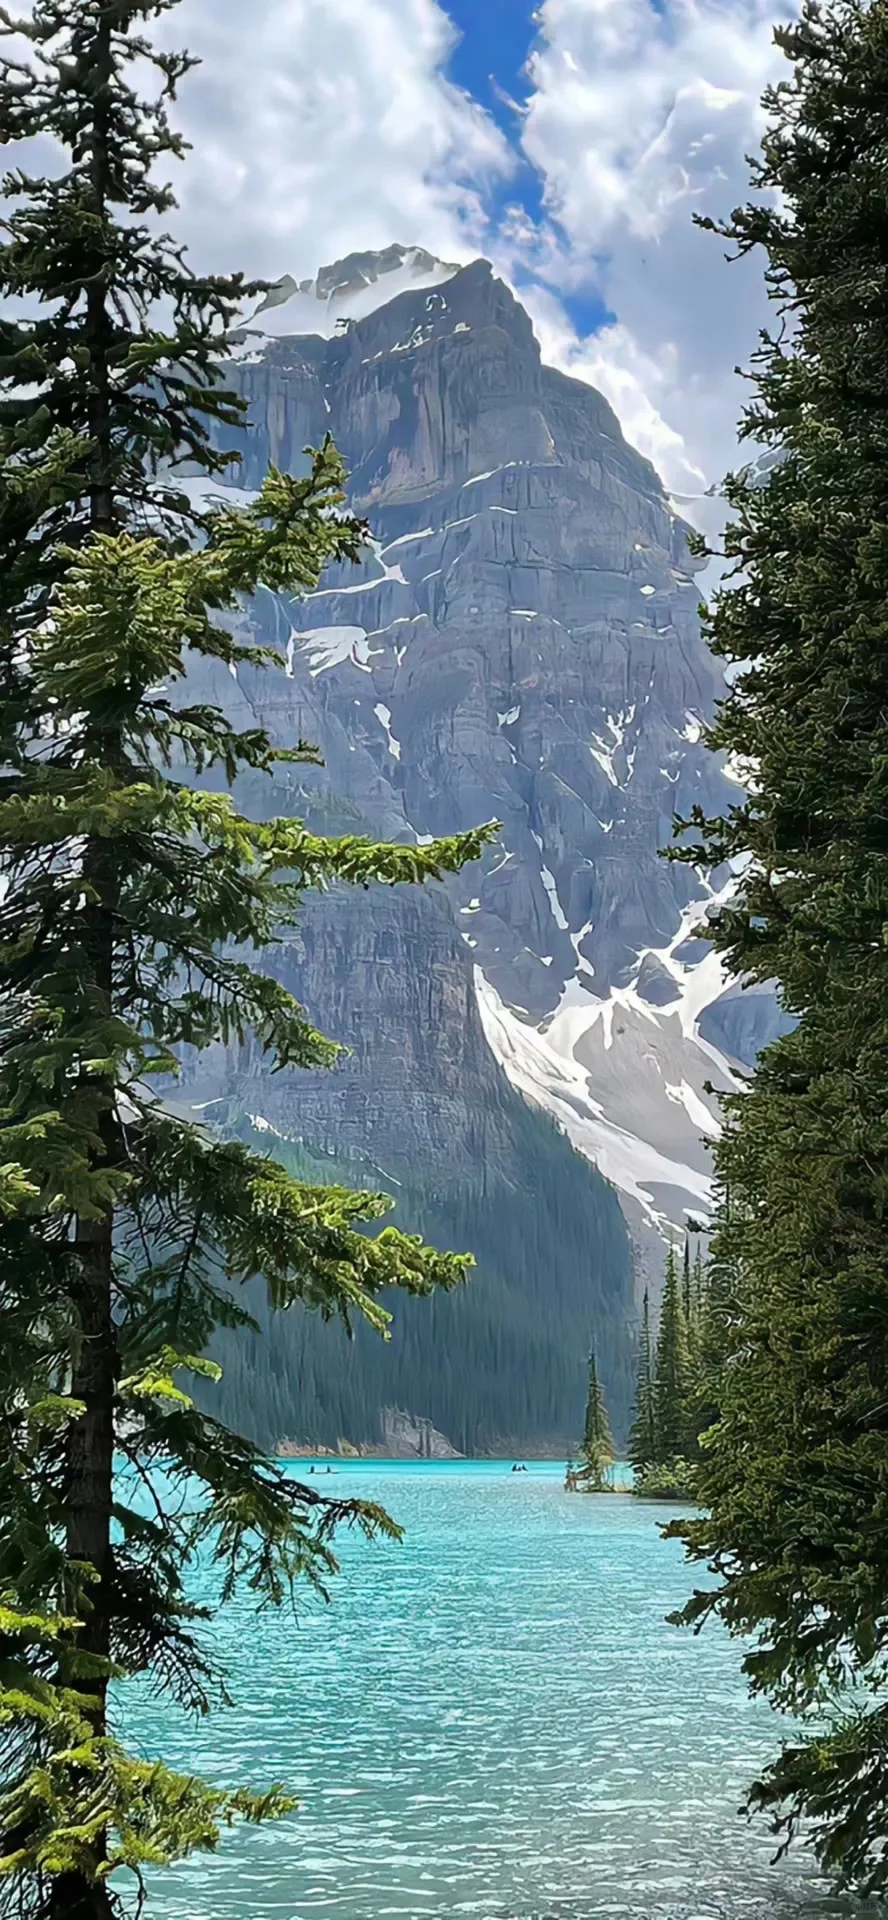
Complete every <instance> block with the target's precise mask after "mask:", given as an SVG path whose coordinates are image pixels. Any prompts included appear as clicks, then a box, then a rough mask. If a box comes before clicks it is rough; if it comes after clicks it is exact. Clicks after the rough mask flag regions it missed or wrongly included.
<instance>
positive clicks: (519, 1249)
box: [204, 1092, 633, 1454]
mask: <svg viewBox="0 0 888 1920" xmlns="http://www.w3.org/2000/svg"><path fill="white" fill-rule="evenodd" d="M504 1097H505V1100H506V1102H507V1104H508V1107H509V1109H510V1112H509V1116H508V1117H509V1123H510V1127H511V1129H512V1130H513V1133H514V1134H515V1135H518V1136H520V1134H521V1133H524V1134H525V1135H526V1139H525V1142H524V1152H523V1153H522V1154H521V1155H520V1156H516V1158H519V1157H520V1160H521V1161H522V1163H523V1164H524V1165H525V1166H527V1165H532V1166H534V1167H535V1178H534V1181H533V1187H532V1190H531V1189H530V1188H524V1189H522V1188H520V1187H517V1186H516V1185H514V1184H513V1183H511V1182H510V1181H509V1180H508V1179H506V1178H505V1177H504V1176H503V1175H502V1174H498V1173H496V1172H494V1173H493V1174H491V1172H490V1170H489V1169H485V1168H484V1167H482V1166H479V1169H478V1177H477V1179H476V1180H475V1181H474V1182H472V1183H471V1184H463V1185H461V1186H455V1185H453V1184H451V1185H450V1186H449V1188H448V1190H447V1191H444V1192H437V1191H436V1190H435V1184H434V1171H433V1169H430V1170H429V1172H428V1173H427V1174H426V1175H423V1174H420V1173H417V1175H416V1177H415V1178H414V1179H411V1180H409V1181H407V1180H405V1181H404V1184H403V1185H401V1186H400V1187H397V1188H396V1187H394V1186H392V1187H391V1189H390V1190H391V1191H392V1193H393V1195H394V1196H395V1197H396V1199H397V1205H396V1208H395V1210H394V1212H393V1214H392V1215H390V1216H389V1220H390V1222H391V1223H392V1224H395V1225H397V1226H399V1227H403V1228H404V1229H405V1230H406V1231H408V1232H416V1233H419V1232H421V1233H422V1234H423V1236H424V1237H425V1238H426V1239H428V1240H430V1241H431V1242H433V1243H434V1244H435V1245H437V1246H439V1247H446V1248H452V1249H455V1250H458V1251H471V1252H472V1253H474V1254H475V1256H476V1259H477V1267H476V1268H475V1270H474V1272H473V1273H472V1275H471V1277H470V1279H469V1283H468V1285H467V1286H466V1287H465V1288H462V1289H461V1290H459V1291H458V1292H457V1293H455V1294H451V1295H439V1296H438V1297H437V1298H435V1299H431V1300H411V1299H407V1298H405V1297H404V1296H399V1297H398V1298H396V1299H395V1298H393V1299H392V1302H391V1305H392V1308H393V1310H394V1315H395V1317H394V1320H393V1324H392V1329H391V1339H390V1340H389V1341H383V1340H382V1339H380V1337H379V1336H378V1335H377V1334H375V1333H373V1332H372V1331H371V1330H370V1329H369V1328H368V1327H366V1326H363V1325H361V1326H358V1327H356V1329H355V1334H354V1338H353V1339H349V1337H348V1336H347V1334H346V1333H345V1330H344V1329H343V1328H342V1327H340V1326H338V1325H332V1326H331V1325H326V1326H325V1325H324V1324H323V1323H321V1322H319V1321H318V1320H317V1319H316V1318H314V1317H310V1316H309V1315H308V1314H306V1313H303V1312H301V1311H299V1310H298V1309H297V1310H293V1311H291V1312H290V1313H288V1314H286V1315H280V1314H276V1315H275V1316H274V1317H273V1326H272V1328H271V1330H270V1331H269V1315H268V1312H267V1308H266V1305H265V1301H264V1297H263V1289H262V1286H261V1285H260V1284H259V1283H258V1282H257V1283H255V1284H254V1285H253V1286H252V1287H251V1288H250V1289H249V1302H250V1306H251V1309H252V1311H253V1313H254V1315H255V1317H256V1319H257V1320H258V1322H259V1324H260V1328H261V1333H260V1335H259V1336H258V1337H257V1336H255V1335H251V1334H250V1333H248V1332H239V1333H237V1334H234V1335H231V1334H228V1333H224V1332H222V1333H219V1334H217V1335H216V1338H215V1341H214V1346H213V1353H214V1356H215V1357H216V1358H217V1359H218V1360H220V1361H221V1362H222V1365H223V1368H224V1372H223V1378H222V1382H221V1384H220V1385H219V1386H218V1387H214V1388H212V1389H209V1390H207V1393H206V1395H205V1396H204V1397H205V1402H206V1404H207V1406H208V1407H211V1408H212V1410H213V1412H214V1413H216V1414H218V1415H220V1416H221V1418H222V1419H223V1420H225V1421H226V1422H227V1423H228V1424H229V1425H231V1426H233V1427H234V1428H236V1429H237V1430H238V1431H240V1432H242V1433H245V1434H247V1435H249V1436H250V1437H252V1438H255V1439H256V1440H258V1441H260V1442H261V1443H262V1444H263V1445H265V1446H270V1447H273V1446H275V1445H276V1444H277V1443H278V1442H279V1441H280V1440H282V1439H291V1440H295V1441H299V1442H305V1443H315V1444H317V1445H320V1446H334V1445H335V1444H336V1443H337V1442H338V1441H339V1440H341V1439H343V1440H347V1441H349V1442H351V1443H352V1444H354V1445H361V1444H375V1443H378V1441H379V1439H380V1410H381V1409H382V1408H383V1407H385V1406H398V1407H403V1408H405V1409H406V1410H407V1411H409V1412H411V1413H414V1414H417V1415H419V1416H423V1417H426V1418H428V1419H430V1420H431V1421H432V1422H433V1424H434V1425H435V1426H436V1427H437V1428H438V1429H439V1430H440V1431H441V1432H442V1433H444V1434H446V1435H447V1437H448V1438H449V1439H450V1440H451V1441H452V1443H453V1445H454V1446H455V1447H457V1448H458V1449H459V1451H460V1452H461V1453H467V1454H475V1453H485V1452H496V1451H498V1450H500V1449H501V1448H504V1449H505V1450H506V1451H509V1450H514V1449H516V1448H517V1449H519V1450H523V1451H525V1452H532V1451H533V1449H534V1447H535V1446H536V1447H543V1448H545V1447H552V1448H554V1449H558V1448H562V1447H563V1448H568V1447H570V1446H572V1445H575V1444H577V1441H578V1438H579V1435H580V1433H581V1431H582V1421H583V1408H584V1404H585V1392H586V1368H587V1357H588V1352H589V1347H590V1343H591V1341H592V1339H593V1338H594V1340H595V1344H596V1348H597V1352H598V1356H599V1364H600V1368H601V1373H602V1377H603V1380H604V1384H605V1389H606V1392H607V1396H608V1403H609V1406H610V1409H611V1412H612V1416H613V1419H614V1423H615V1428H616V1433H617V1436H618V1439H622V1438H623V1437H624V1436H625V1433H626V1429H627V1426H628V1418H629V1411H630V1403H631V1396H632V1391H633V1354H632V1341H631V1339H629V1338H627V1320H628V1319H631V1314H632V1277H631V1260H630V1249H629V1242H628V1237H627V1233H626V1227H625V1222H624V1220H623V1217H622V1214H621V1212H620V1207H619V1203H618V1201H617V1198H616V1195H615V1193H614V1192H613V1190H612V1189H611V1188H610V1187H609V1186H607V1185H606V1183H605V1182H604V1181H603V1180H602V1178H601V1176H600V1175H599V1174H597V1173H596V1172H595V1170H594V1168H592V1167H590V1166H589V1165H588V1164H587V1163H586V1162H585V1161H584V1160H582V1159H581V1158H580V1156H579V1155H578V1154H576V1153H575V1152H574V1151H573V1149H572V1147H571V1146H570V1145H569V1143H568V1142H567V1141H566V1140H565V1139H564V1138H563V1137H562V1135H561V1134H559V1133H558V1132H557V1131H556V1129H555V1128H554V1127H553V1126H552V1124H551V1123H550V1122H549V1121H548V1120H547V1119H545V1118H544V1117H543V1116H542V1115H541V1114H538V1113H536V1112H534V1111H532V1110H531V1109H530V1108H528V1107H526V1106H525V1104H524V1102H523V1101H522V1100H521V1099H520V1098H519V1096H518V1095H517V1094H512V1093H511V1092H509V1093H507V1094H506V1095H505V1096H504ZM250 1139H251V1144H254V1145H255V1144H256V1136H252V1135H250ZM274 1153H275V1157H276V1158H278V1159H281V1160H283V1161H284V1162H285V1163H286V1164H288V1165H289V1166H290V1167H291V1168H292V1169H293V1171H294V1172H296V1173H298V1174H299V1176H300V1177H301V1178H303V1179H306V1180H311V1181H313V1182H317V1183H321V1182H324V1183H326V1182H342V1183H343V1184H346V1185H351V1186H354V1185H364V1186H367V1187H373V1188H380V1187H382V1188H384V1189H385V1188H386V1187H387V1185H388V1183H387V1182H386V1180H385V1178H384V1177H382V1176H381V1175H380V1172H379V1170H378V1169H374V1168H373V1167H372V1166H371V1165H370V1164H369V1163H364V1164H363V1165H356V1163H355V1162H354V1160H349V1161H343V1162H337V1161H336V1160H334V1159H333V1158H331V1157H330V1156H327V1155H323V1156H321V1155H318V1154H314V1153H310V1152H308V1151H306V1150H305V1149H304V1148H302V1147H296V1146H294V1145H290V1144H288V1143H285V1142H283V1141H281V1140H278V1139H276V1140H275V1141H274Z"/></svg>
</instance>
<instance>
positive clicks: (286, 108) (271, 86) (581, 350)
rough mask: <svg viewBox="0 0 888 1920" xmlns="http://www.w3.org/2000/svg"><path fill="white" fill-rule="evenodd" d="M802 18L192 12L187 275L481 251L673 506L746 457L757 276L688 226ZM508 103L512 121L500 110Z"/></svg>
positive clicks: (321, 6)
mask: <svg viewBox="0 0 888 1920" xmlns="http://www.w3.org/2000/svg"><path fill="white" fill-rule="evenodd" d="M793 5H795V0H540V4H539V5H538V6H537V7H536V9H533V8H532V7H531V5H530V3H529V0H250V4H249V5H248V6H246V7H245V6H244V5H243V0H182V4H181V5H180V7H179V8H178V9H177V10H176V11H175V12H174V13H173V14H172V15H169V16H167V17H166V20H165V22H164V26H163V32H164V34H165V37H168V38H169V39H170V40H171V41H173V42H174V43H175V44H180V43H181V42H182V41H183V40H184V41H185V43H186V44H188V45H189V46H190V47H191V48H192V49H193V50H194V51H195V52H196V53H198V54H200V55H201V56H202V58H203V65H202V67H201V68H200V69H199V70H198V72H197V73H196V74H195V75H193V76H192V77H191V78H190V79H189V81H188V83H187V85H186V87H185V88H184V89H183V96H182V101H181V103H180V112H179V119H180V124H184V131H185V132H186V134H187V135H188V136H189V137H190V138H191V140H192V142H193V152H192V154H191V155H190V156H189V159H188V161H187V162H186V164H185V167H184V169H183V170H182V174H181V176H180V178H179V180H178V181H177V188H178V191H179V193H180V199H181V203H182V224H183V226H184V229H185V233H186V237H187V238H188V240H189V243H190V245H191V249H192V253H193V255H194V258H195V263H196V264H198V265H200V266H205V267H208V268H209V267H217V268H219V269H220V270H227V269H229V268H232V267H237V266H242V267H243V268H244V269H245V270H246V271H248V272H253V273H256V274H261V275H263V276H267V277H268V278H277V277H278V276H279V275H281V274H283V273H292V274H295V275H296V276H297V277H299V278H301V277H303V276H308V275H311V274H313V273H314V272H316V270H317V268H318V267H319V266H320V265H322V264H324V263H326V262H328V261H331V260H335V259H339V258H341V257H342V256H343V255H344V254H345V253H348V252H351V251H353V250H354V249H357V248H366V247H382V246H386V245H388V244H390V243H391V242H392V241H399V242H404V243H408V244H409V243H418V244H420V245H423V246H426V247H428V248H430V249H431V250H432V251H433V252H436V253H438V254H440V255H441V256H442V257H443V258H445V259H463V260H468V259H471V258H472V257H474V256H475V255H477V254H478V253H484V254H486V255H487V257H488V258H489V259H491V260H492V261H493V263H494V266H495V268H496V271H497V272H498V273H500V274H501V275H502V276H503V278H504V279H506V280H507V281H508V282H509V283H510V284H511V285H512V286H513V287H514V289H515V290H516V292H517V293H518V294H519V296H520V297H521V299H522V300H523V301H524V304H525V305H526V307H527V309H528V312H529V313H530V315H531V319H532V321H533V324H534V327H535V329H536V332H537V335H538V338H539V340H540V344H541V347H542V350H543V353H544V354H545V356H546V357H547V358H548V359H549V360H550V361H552V362H553V364H556V365H559V366H561V367H563V368H564V369H565V370H566V371H568V372H571V373H573V374H575V375H577V376H578V377H580V378H583V379H586V380H589V381H591V382H592V383H593V384H595V385H597V386H599V387H600V388H601V390H602V391H603V392H604V393H606V395H607V397H608V399H609V400H610V401H611V404H612V405H613V406H614V407H615V408H616V411H617V413H618V415H619V418H620V420H621V422H622V425H623V428H624V431H625V433H626V434H627V437H628V438H629V439H630V440H632V442H633V443H634V444H635V445H637V446H638V447H640V448H641V450H642V451H643V452H644V453H646V454H647V455H648V456H649V457H650V458H651V459H652V460H653V461H654V462H655V464H656V465H657V467H658V469H659V471H660V472H661V474H662V475H663V477H664V479H665V480H666V482H667V484H668V485H669V486H670V487H671V488H672V490H673V491H674V492H676V493H684V494H699V493H701V492H702V491H703V489H704V488H705V487H706V486H708V485H709V484H710V483H711V482H712V481H713V480H717V479H719V478H720V477H721V475H722V474H723V472H724V471H725V469H726V468H727V466H729V465H730V464H731V462H732V460H733V458H734V457H735V453H736V434H735V428H736V420H737V416H738V413H739V410H740V407H741V404H742V401H743V397H744V395H743V389H742V387H741V384H740V382H738V381H737V379H736V377H735V375H734V371H733V369H734V367H735V365H736V364H737V363H738V362H739V363H740V364H744V363H747V364H748V361H749V356H750V353H751V351H752V350H753V348H754V346H755V340H756V333H757V329H758V327H759V326H760V325H761V324H762V323H763V321H764V319H765V318H766V304H765V301H764V297H763V290H762V273H761V265H760V264H759V263H758V262H756V261H753V262H746V263H743V264H741V265H739V266H734V267H728V266H726V264H725V261H724V257H723V255H724V248H723V246H722V245H721V244H720V243H719V242H718V241H716V240H713V239H712V238H710V237H708V236H705V235H702V234H701V233H699V232H698V231H697V229H696V228H695V227H694V225H693V221H692V215H693V213H694V211H698V212H704V213H711V214H713V215H723V214H725V213H726V212H728V211H729V210H730V208H731V207H732V206H735V205H736V204H737V202H738V200H740V199H742V198H744V197H746V192H747V176H748V169H747V166H746V162H745V158H744V155H745V154H746V153H747V152H749V151H750V149H752V148H754V147H755V146H756V145H757V143H758V140H759V138H760V135H761V127H762V119H761V112H760V107H759V101H760V97H761V94H762V90H763V88H764V87H765V85H766V84H767V83H768V82H769V81H770V80H772V79H774V78H775V77H778V76H779V73H780V70H781V65H782V62H781V59H780V56H779V55H778V54H777V53H776V52H775V50H774V47H773V31H772V30H773V23H774V20H775V18H776V17H778V16H783V15H785V14H786V12H787V11H788V10H791V6H793ZM510 101H514V102H515V103H516V104H515V105H514V106H512V105H510V104H509V102H510Z"/></svg>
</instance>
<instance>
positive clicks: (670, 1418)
mask: <svg viewBox="0 0 888 1920" xmlns="http://www.w3.org/2000/svg"><path fill="white" fill-rule="evenodd" d="M690 1386H691V1378H690V1365H689V1360H688V1344H687V1328H686V1326H685V1317H684V1309H683V1306H682V1286H681V1280H680V1277H679V1269H678V1261H677V1259H676V1257H675V1247H674V1246H670V1248H669V1252H668V1254H667V1256H666V1280H665V1285H664V1288H663V1299H662V1302H661V1306H660V1326H659V1331H658V1334H657V1355H656V1373H655V1379H654V1426H655V1432H656V1440H657V1455H658V1464H659V1465H661V1466H667V1465H668V1466H671V1465H672V1463H673V1462H674V1461H675V1460H677V1459H683V1458H684V1457H685V1454H686V1450H687V1419H688V1396H689V1393H690Z"/></svg>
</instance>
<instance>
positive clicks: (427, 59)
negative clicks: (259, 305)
mask: <svg viewBox="0 0 888 1920" xmlns="http://www.w3.org/2000/svg"><path fill="white" fill-rule="evenodd" d="M164 38H165V39H166V40H167V41H168V42H169V43H170V44H173V45H176V46H179V45H182V44H184V45H186V46H190V47H192V48H193V49H194V51H195V53H197V54H199V55H200V57H201V60H202V63H203V64H202V65H201V66H200V67H199V68H198V69H197V70H196V72H195V73H194V74H193V75H191V76H190V77H189V79H188V80H186V82H185V83H184V84H183V87H182V90H181V95H180V100H179V102H178V105H177V107H176V109H175V118H176V123H177V124H178V125H179V126H181V127H182V129H183V131H184V132H185V134H186V136H187V137H188V138H189V139H190V140H191V141H192V143H193V151H192V152H191V153H190V154H189V155H188V157H187V160H186V162H185V164H184V166H182V167H177V168H176V170H175V182H174V184H175V189H176V192H177V196H178V198H179V201H180V206H181V215H180V219H179V222H178V226H179V230H180V231H182V232H183V233H184V235H185V237H186V239H187V241H188V243H189V247H190V251H191V255H192V258H193V261H194V264H195V265H196V266H198V267H201V268H204V267H206V268H210V267H215V268H216V269H217V270H219V271H225V270H228V269H230V268H232V267H243V268H244V269H245V270H246V271H247V272H250V273H255V274H257V275H262V276H265V277H268V278H271V279H273V278H277V277H278V276H279V275H281V274H283V273H291V274H294V275H295V276H296V277H297V278H301V277H307V276H309V275H311V274H313V273H314V272H315V271H316V270H317V268H318V267H319V266H321V265H324V264H325V263H328V262H330V261H333V260H336V259H339V258H341V257H342V256H343V255H344V254H346V253H349V252H351V251H353V250H355V249H362V248H375V247H383V246H387V245H389V244H390V243H391V242H392V241H404V242H406V243H407V244H411V243H413V242H414V241H416V242H418V243H419V244H420V245H423V246H426V247H428V248H429V249H430V250H431V251H432V252H434V253H438V254H441V255H443V256H444V257H453V258H456V259H469V258H471V257H472V255H473V254H474V253H476V252H478V251H481V250H483V216H482V212H481V195H482V193H483V190H484V187H485V185H486V184H487V183H488V182H489V180H490V179H491V177H493V176H498V175H500V174H503V173H506V172H508V171H509V168H510V166H511V165H512V157H511V156H510V154H509V150H508V146H507V143H506V141H505V139H504V137H503V135H502V134H501V133H500V132H499V130H498V129H497V127H496V125H495V123H494V122H493V120H492V119H491V118H490V116H489V115H487V114H486V113H484V112H483V111H482V109H481V108H480V107H479V106H478V105H477V104H476V103H475V102H473V101H471V100H470V99H469V98H468V96H467V95H466V94H464V93H462V92H461V91H460V90H459V89H458V88H456V87H454V86H453V85H451V84H450V83H449V82H448V81H447V80H446V78H445V77H444V71H443V70H444V67H445V65H446V62H447V59H448V56H449V54H450V51H451V47H452V45H453V41H454V38H455V33H454V28H453V26H452V23H451V22H450V20H449V18H448V16H447V15H446V13H444V12H443V11H442V9H441V8H440V7H439V6H438V5H437V4H436V0H247V4H244V0H183V4H182V5H181V6H180V7H177V8H176V9H175V10H174V12H173V13H172V14H171V15H170V16H169V18H168V20H167V21H166V22H165V23H164Z"/></svg>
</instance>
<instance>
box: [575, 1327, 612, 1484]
mask: <svg viewBox="0 0 888 1920" xmlns="http://www.w3.org/2000/svg"><path fill="white" fill-rule="evenodd" d="M615 1459H616V1448H615V1446H614V1439H613V1434H612V1433H611V1428H610V1421H609V1419H608V1415H607V1407H606V1406H605V1401H604V1393H603V1391H602V1387H601V1382H600V1380H599V1378H598V1368H597V1366H596V1364H595V1349H594V1347H593V1349H592V1352H591V1353H590V1355H589V1390H588V1393H587V1396H586V1418H585V1422H584V1425H583V1443H582V1446H581V1447H580V1458H579V1465H578V1467H577V1471H576V1475H575V1478H576V1484H577V1486H578V1488H579V1489H580V1491H582V1492H584V1493H602V1492H603V1491H604V1488H605V1485H606V1483H607V1474H608V1469H609V1468H610V1467H612V1466H613V1463H614V1460H615Z"/></svg>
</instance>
